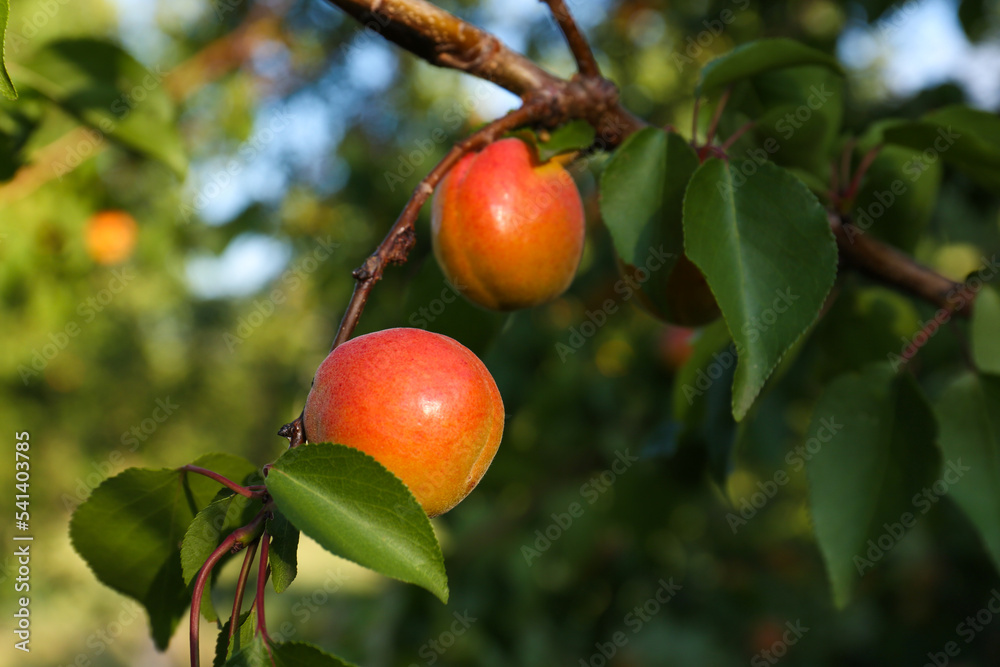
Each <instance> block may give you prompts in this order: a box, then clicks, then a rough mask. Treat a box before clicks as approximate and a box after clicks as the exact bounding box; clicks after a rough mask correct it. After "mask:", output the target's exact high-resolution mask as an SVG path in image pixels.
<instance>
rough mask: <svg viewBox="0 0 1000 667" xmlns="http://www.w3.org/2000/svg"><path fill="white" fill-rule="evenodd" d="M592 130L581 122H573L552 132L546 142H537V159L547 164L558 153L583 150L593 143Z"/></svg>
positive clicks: (593, 134)
mask: <svg viewBox="0 0 1000 667" xmlns="http://www.w3.org/2000/svg"><path fill="white" fill-rule="evenodd" d="M595 136H596V135H595V132H594V128H593V127H592V126H591V125H590V123H588V122H586V121H583V120H574V121H572V122H570V123H566V124H565V125H563V126H561V127H559V128H557V129H556V130H553V131H552V132H551V133H550V134H549V139H548V141H539V142H538V157H539V159H540V160H541V161H542V162H547V161H548V160H550V159H552V158H553V157H555V156H556V155H559V154H560V153H569V152H571V151H578V150H583V149H584V148H586V147H587V146H590V145H591V144H592V143H594V137H595Z"/></svg>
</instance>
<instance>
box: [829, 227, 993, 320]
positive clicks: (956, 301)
mask: <svg viewBox="0 0 1000 667" xmlns="http://www.w3.org/2000/svg"><path fill="white" fill-rule="evenodd" d="M829 217H830V227H831V228H832V229H833V233H834V236H835V237H836V238H837V247H838V249H839V251H840V256H841V258H842V259H843V260H844V261H845V262H846V263H847V264H849V265H850V266H853V267H854V268H856V269H858V270H859V271H861V272H862V273H864V274H865V275H867V276H869V277H870V278H874V279H875V280H878V281H880V282H883V283H886V284H887V285H891V286H893V287H895V288H897V289H899V290H901V291H903V292H906V293H908V294H912V295H913V296H915V297H918V298H920V299H923V300H924V301H926V302H928V303H931V304H934V305H935V306H938V307H939V308H944V309H946V310H948V311H951V312H954V313H955V314H956V315H961V316H962V317H968V316H969V315H971V314H972V303H973V300H974V295H973V294H971V293H970V291H969V289H968V288H967V287H966V286H965V285H964V284H963V283H956V282H955V281H953V280H949V279H948V278H945V277H944V276H942V275H941V274H939V273H937V272H936V271H934V270H932V269H930V268H928V267H926V266H924V265H923V264H920V263H919V262H917V261H916V260H915V259H913V258H912V257H910V256H909V255H907V254H905V253H903V252H902V251H900V250H897V249H896V248H893V247H892V246H889V245H886V244H885V243H882V242H881V241H879V240H878V239H875V238H873V237H872V236H871V235H870V234H867V233H865V232H864V231H863V230H861V229H859V228H858V227H855V226H854V225H852V224H851V223H850V222H847V221H845V220H842V219H841V218H840V217H838V216H836V215H834V214H831V215H830V216H829Z"/></svg>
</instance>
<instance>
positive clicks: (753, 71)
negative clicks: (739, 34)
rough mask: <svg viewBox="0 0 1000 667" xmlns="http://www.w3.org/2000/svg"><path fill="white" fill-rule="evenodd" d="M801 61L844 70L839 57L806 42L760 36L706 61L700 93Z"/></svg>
mask: <svg viewBox="0 0 1000 667" xmlns="http://www.w3.org/2000/svg"><path fill="white" fill-rule="evenodd" d="M799 65H821V66H823V67H827V68H829V69H831V70H833V71H834V72H836V73H838V74H841V75H843V73H844V71H843V69H842V68H841V66H840V64H839V63H838V62H837V60H836V58H834V57H832V56H829V55H827V54H825V53H823V52H822V51H817V50H816V49H813V48H810V47H808V46H806V45H805V44H801V43H800V42H796V41H794V40H791V39H785V38H777V39H760V40H757V41H754V42H749V43H748V44H743V45H741V46H738V47H736V48H735V49H733V50H732V51H730V52H729V53H727V54H725V55H723V56H719V57H718V58H715V59H714V60H712V61H711V62H709V63H708V64H707V65H705V67H704V69H702V70H701V81H700V82H699V83H698V88H697V91H696V94H700V95H707V94H709V93H711V92H712V91H715V90H719V89H720V88H723V87H725V86H727V85H729V84H731V83H734V82H736V81H740V80H741V79H747V78H750V77H752V76H755V75H757V74H761V73H763V72H768V71H771V70H776V69H782V68H785V67H796V66H799Z"/></svg>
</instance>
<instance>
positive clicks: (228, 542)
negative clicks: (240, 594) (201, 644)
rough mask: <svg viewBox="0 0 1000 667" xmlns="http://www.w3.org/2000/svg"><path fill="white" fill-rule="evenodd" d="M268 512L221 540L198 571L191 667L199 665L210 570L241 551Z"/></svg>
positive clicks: (193, 603) (193, 601)
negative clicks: (206, 588)
mask: <svg viewBox="0 0 1000 667" xmlns="http://www.w3.org/2000/svg"><path fill="white" fill-rule="evenodd" d="M268 511H269V509H268V508H267V507H265V508H264V509H262V510H261V511H260V512H258V513H257V516H255V517H254V518H253V519H251V521H250V523H248V524H247V525H245V526H243V527H242V528H237V529H236V530H234V531H233V532H232V533H230V534H229V535H228V536H227V537H226V539H224V540H222V544H220V545H219V546H218V547H216V548H215V551H213V552H212V553H211V554H210V555H209V556H208V558H207V559H205V564H204V565H202V566H201V570H199V571H198V576H197V577H196V578H195V580H194V590H193V591H192V593H191V626H190V638H191V667H200V665H201V654H200V652H199V650H198V634H199V630H200V625H199V621H200V620H201V599H202V597H204V595H205V585H206V584H207V583H208V577H209V575H211V574H212V569H213V568H214V567H215V566H216V565H217V564H218V562H219V561H220V560H222V557H223V556H225V555H226V554H227V553H229V552H230V551H232V552H233V553H235V552H237V551H239V550H240V549H243V548H244V547H245V546H246V545H247V544H248V543H249V542H250V541H251V540H253V539H254V538H255V536H256V534H257V529H258V528H260V525H261V523H263V521H264V519H265V518H266V517H267V514H268ZM264 553H265V554H266V553H267V552H266V551H265V552H264Z"/></svg>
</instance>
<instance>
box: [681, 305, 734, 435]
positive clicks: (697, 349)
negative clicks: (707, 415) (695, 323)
mask: <svg viewBox="0 0 1000 667" xmlns="http://www.w3.org/2000/svg"><path fill="white" fill-rule="evenodd" d="M731 342H732V338H731V337H730V336H729V329H727V328H726V324H725V322H723V321H721V320H720V321H718V322H713V323H712V324H710V325H708V326H707V327H705V328H704V329H701V330H699V331H698V333H697V334H696V337H695V338H694V339H693V340H692V342H691V347H692V352H691V357H690V358H689V359H688V360H687V363H685V364H684V365H683V366H681V368H680V370H679V371H677V375H676V376H675V377H674V387H673V395H672V397H671V402H672V404H673V416H674V419H676V420H677V421H680V422H682V423H683V424H684V425H685V427H686V428H690V427H692V426H694V425H696V424H698V423H700V422H701V419H702V417H703V416H704V411H705V406H704V401H705V395H706V392H708V390H709V389H710V388H712V387H713V386H714V385H715V383H716V381H718V380H721V379H722V378H723V377H724V376H726V375H727V374H726V373H725V371H726V370H728V369H731V368H732V366H733V365H734V364H735V363H736V354H735V352H733V351H732V350H731V349H730V347H729V346H730V343H731ZM730 375H731V374H730Z"/></svg>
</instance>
